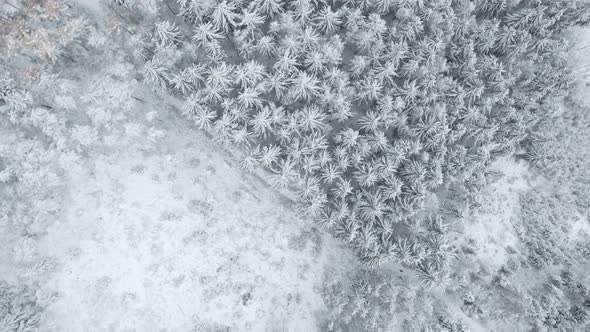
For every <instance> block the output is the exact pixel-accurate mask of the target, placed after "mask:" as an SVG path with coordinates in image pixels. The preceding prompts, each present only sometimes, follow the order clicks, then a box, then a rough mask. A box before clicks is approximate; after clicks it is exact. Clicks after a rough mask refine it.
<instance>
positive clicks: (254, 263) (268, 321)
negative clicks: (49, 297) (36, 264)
mask: <svg viewBox="0 0 590 332" xmlns="http://www.w3.org/2000/svg"><path fill="white" fill-rule="evenodd" d="M159 114H160V118H159V119H157V120H156V121H157V122H159V123H160V124H161V128H160V129H161V130H162V131H163V132H164V137H165V138H164V139H162V140H161V141H160V142H158V143H157V144H156V145H155V146H153V147H151V148H147V149H146V148H145V145H143V144H136V143H135V144H134V143H124V142H122V143H121V144H120V145H119V146H118V150H116V151H106V150H105V151H100V152H97V153H95V154H94V155H91V156H90V158H89V160H90V161H89V162H88V164H86V165H83V167H82V169H81V170H80V171H76V170H75V169H72V170H71V172H70V174H69V192H68V196H69V198H68V202H67V204H66V206H67V211H66V218H65V220H63V221H60V222H56V223H54V224H53V226H52V227H51V228H50V229H49V230H48V234H47V236H46V237H45V238H43V239H42V240H41V242H40V244H39V251H40V252H43V253H44V254H45V255H47V256H50V257H54V258H55V260H56V263H57V265H58V267H59V268H58V269H57V271H56V272H55V273H53V274H52V275H51V278H50V280H49V281H48V282H47V283H46V284H45V286H44V289H42V290H41V291H42V292H45V293H48V294H50V293H53V292H55V293H56V294H57V297H56V299H55V300H54V301H53V303H52V304H51V305H50V306H49V307H48V308H47V311H46V313H45V319H44V322H43V326H42V327H43V330H49V331H146V332H149V331H195V330H196V331H216V328H223V327H229V328H231V330H232V331H274V330H276V331H292V332H293V331H313V330H314V329H315V320H314V313H315V312H316V311H317V310H322V309H323V302H322V299H321V297H320V295H319V293H318V292H317V287H320V286H321V284H322V281H323V278H324V271H326V269H328V268H330V269H332V268H334V269H338V268H339V267H346V266H352V265H354V263H351V262H346V260H348V259H350V257H351V255H350V254H349V253H348V252H347V251H345V250H344V249H340V247H339V245H337V244H335V243H334V242H332V241H333V240H331V239H330V238H329V237H327V236H325V235H324V234H323V233H322V232H321V231H317V230H315V229H314V228H313V224H312V222H311V221H308V220H301V219H300V218H298V217H297V216H296V215H295V214H294V213H293V212H292V211H291V210H290V209H289V208H288V207H287V206H285V204H284V202H281V201H280V200H279V199H278V198H277V195H275V193H274V192H272V191H270V190H269V189H264V186H263V185H260V186H259V187H260V188H257V187H256V182H255V181H254V180H252V179H250V177H247V176H243V175H242V174H240V172H238V171H236V170H235V169H234V168H233V167H232V165H231V161H228V156H227V155H226V154H225V153H223V152H220V151H221V150H220V149H219V147H215V146H214V145H213V144H212V143H211V142H210V141H209V140H208V139H207V138H206V137H205V135H203V134H202V133H199V132H197V131H196V130H195V129H194V128H191V127H189V126H188V125H187V124H185V122H186V120H184V119H180V118H178V117H176V116H175V114H173V113H172V112H170V111H162V110H159Z"/></svg>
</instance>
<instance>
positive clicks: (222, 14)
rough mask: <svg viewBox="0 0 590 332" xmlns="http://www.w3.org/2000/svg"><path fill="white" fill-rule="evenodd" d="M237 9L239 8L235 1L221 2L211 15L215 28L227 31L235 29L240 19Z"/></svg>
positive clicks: (224, 0)
mask: <svg viewBox="0 0 590 332" xmlns="http://www.w3.org/2000/svg"><path fill="white" fill-rule="evenodd" d="M236 11H237V8H236V6H235V4H234V3H233V2H228V1H227V0H223V1H221V2H219V3H218V4H217V6H216V7H215V10H213V13H212V16H211V17H212V22H213V26H214V27H215V29H216V30H222V31H224V32H225V33H228V32H230V31H233V29H234V27H235V26H236V24H237V22H236V21H237V19H238V15H237V14H236V13H235V12H236Z"/></svg>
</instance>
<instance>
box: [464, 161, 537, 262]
mask: <svg viewBox="0 0 590 332" xmlns="http://www.w3.org/2000/svg"><path fill="white" fill-rule="evenodd" d="M492 169H493V170H495V171H498V172H500V173H501V174H502V176H501V178H499V179H498V181H496V182H494V183H492V184H490V185H489V186H488V187H487V188H486V189H485V190H484V192H483V193H482V203H483V205H482V207H481V208H480V209H479V210H478V212H477V213H475V214H474V215H472V216H469V217H468V218H467V220H466V222H465V227H464V236H465V238H466V239H472V240H473V241H475V246H474V247H475V248H477V252H476V255H477V258H478V259H479V261H480V262H481V263H482V265H483V266H486V267H487V268H489V269H491V270H492V271H495V270H497V269H498V268H500V267H501V266H502V265H503V264H505V263H506V261H507V260H508V251H509V248H510V247H512V248H513V249H516V248H517V247H518V245H519V239H518V236H517V235H516V231H515V229H514V222H515V221H516V219H517V218H518V217H519V213H520V203H519V197H520V194H521V193H523V192H526V191H527V190H530V189H531V188H532V187H533V186H534V185H535V184H539V181H540V178H536V179H532V178H531V173H530V171H529V168H528V165H527V164H526V163H525V162H523V161H518V162H517V161H515V160H514V159H512V158H503V159H500V160H498V161H496V162H494V164H493V165H492Z"/></svg>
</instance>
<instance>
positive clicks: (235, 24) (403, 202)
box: [145, 0, 590, 280]
mask: <svg viewBox="0 0 590 332" xmlns="http://www.w3.org/2000/svg"><path fill="white" fill-rule="evenodd" d="M177 7H178V8H179V11H180V13H181V14H180V15H181V16H182V17H183V19H184V22H179V23H173V22H164V21H161V20H159V23H157V24H156V27H155V29H154V36H155V37H154V38H153V39H154V41H153V42H151V44H149V45H148V46H147V47H148V49H150V50H151V51H150V52H152V53H158V52H159V50H158V49H159V48H160V47H161V45H162V44H166V45H168V47H176V48H177V49H178V50H179V51H181V52H182V53H183V56H182V58H181V59H179V61H176V62H175V63H169V68H170V71H171V72H170V73H168V72H167V71H166V70H164V69H162V68H161V67H159V66H158V62H157V61H156V60H153V59H151V60H149V61H147V63H146V69H145V75H146V78H147V79H148V80H149V81H151V82H152V83H154V85H155V86H156V87H158V88H168V89H170V85H171V84H172V85H174V86H176V87H177V88H175V89H170V91H171V92H172V93H174V94H176V95H177V96H179V97H181V98H184V99H185V100H186V101H185V103H186V105H185V107H184V108H185V110H186V111H185V113H186V114H187V115H188V116H189V117H191V118H192V119H194V121H195V122H196V123H197V124H199V126H200V127H202V128H211V129H212V130H213V131H214V132H215V133H216V134H217V138H218V139H219V140H220V141H221V142H225V143H234V144H239V145H244V146H246V147H250V149H249V150H248V153H247V155H246V156H245V160H244V162H243V166H244V168H245V169H248V170H249V169H252V168H253V167H255V165H258V164H260V162H259V160H264V162H263V163H262V164H263V165H264V166H266V167H267V168H268V169H269V170H271V171H272V172H273V173H274V175H273V176H272V181H273V183H274V184H275V185H276V186H278V187H291V188H292V189H295V190H296V191H297V192H299V193H301V201H302V203H303V204H304V205H305V204H307V207H308V212H309V213H310V214H311V215H313V216H315V217H318V218H319V219H321V220H324V219H326V221H327V222H325V225H326V226H327V227H328V228H329V229H331V230H332V231H333V233H334V234H337V235H338V236H339V237H341V238H342V239H344V240H345V241H347V242H349V243H350V244H351V245H352V246H353V247H354V248H355V249H356V251H357V253H358V254H359V256H360V258H361V259H362V260H363V261H366V262H372V263H382V262H384V261H387V260H391V259H399V257H398V256H396V254H394V253H395V252H396V250H397V249H396V248H398V246H399V244H400V243H402V242H403V241H408V243H418V242H424V243H427V241H422V240H420V239H421V237H422V235H421V234H420V232H421V229H417V230H416V229H414V228H413V227H412V225H413V224H415V219H417V218H418V219H424V218H425V217H424V216H425V215H427V214H429V213H436V212H437V211H436V210H434V211H433V210H432V208H431V206H433V204H432V203H433V199H434V200H435V197H436V196H435V195H437V194H440V193H441V192H444V191H445V190H446V189H447V188H452V187H463V186H466V187H467V192H471V191H476V190H477V188H478V185H477V182H478V181H479V180H478V179H481V174H482V173H484V172H485V169H486V167H487V166H488V165H489V164H490V162H491V161H492V160H493V159H495V158H496V157H498V156H503V155H511V154H514V153H515V152H516V151H517V150H518V149H519V147H520V146H521V144H522V143H523V140H524V139H526V138H527V137H528V133H529V132H530V129H531V128H532V127H533V126H534V124H535V123H537V122H538V121H539V120H540V119H542V118H543V117H544V116H545V114H546V113H545V112H547V108H546V107H544V105H545V104H547V103H551V102H553V101H555V100H558V98H560V97H562V96H563V95H565V94H566V93H567V88H568V86H569V85H570V84H571V75H570V73H569V71H568V69H567V67H566V61H565V58H564V56H565V51H566V50H567V49H568V47H569V43H568V41H567V39H566V38H565V37H564V35H563V33H564V31H565V29H567V28H569V27H572V26H574V25H585V24H587V23H588V19H589V17H590V14H589V13H590V5H589V4H587V3H585V2H583V1H577V0H571V1H560V2H555V1H549V0H534V1H520V2H519V1H489V0H478V1H469V0H436V1H380V0H378V1H332V2H327V1H307V0H301V1H291V2H283V1H276V0H260V1H241V0H240V1H238V0H224V1H202V0H191V1H189V0H180V1H178V4H177ZM177 27H179V28H181V30H182V32H181V31H179V30H178V29H177ZM182 35H186V36H187V37H186V38H185V40H184V41H183V42H181V43H179V42H178V38H182V37H180V36H182ZM189 37H190V38H189ZM186 43H189V44H191V43H192V45H191V46H190V47H189V46H187V45H185V44H186ZM195 48H196V49H195ZM191 49H192V50H193V52H192V53H191V52H189V51H190V50H191ZM195 50H196V51H195ZM155 61H156V62H155ZM201 66H204V68H207V69H205V70H204V71H202V74H200V75H199V79H197V80H191V79H188V78H187V79H181V80H179V79H174V80H173V79H171V77H177V76H182V75H183V73H187V72H190V70H191V68H195V67H196V68H203V67H201ZM170 83H171V84H170ZM194 91H196V94H195V92H194ZM253 147H256V149H252V148H253ZM275 148H277V149H275ZM271 149H272V151H273V154H272V155H271V156H269V155H268V151H271ZM310 184H313V185H310ZM433 194H435V195H433ZM434 206H436V204H434ZM380 225H386V226H385V227H383V226H380ZM415 231H418V232H419V233H416V232H415ZM448 254H449V253H448ZM451 256H452V255H451ZM413 266H414V267H416V268H418V270H419V271H420V274H422V275H425V276H426V278H427V279H428V278H434V279H436V280H441V279H444V278H443V277H442V275H444V274H445V273H444V271H442V270H441V269H442V267H443V266H445V264H442V265H441V264H439V263H437V262H435V261H429V260H428V259H426V260H425V259H419V260H417V261H416V262H415V263H414V265H413ZM441 273H442V275H441ZM435 275H438V277H433V276H435ZM434 279H432V280H434Z"/></svg>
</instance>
